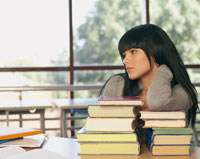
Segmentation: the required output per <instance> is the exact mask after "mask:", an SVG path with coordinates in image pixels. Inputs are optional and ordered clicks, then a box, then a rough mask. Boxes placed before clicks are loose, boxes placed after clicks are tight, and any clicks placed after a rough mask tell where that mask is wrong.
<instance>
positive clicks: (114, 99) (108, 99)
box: [98, 96, 144, 106]
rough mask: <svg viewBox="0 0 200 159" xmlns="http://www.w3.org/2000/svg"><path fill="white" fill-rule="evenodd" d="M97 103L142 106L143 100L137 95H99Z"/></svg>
mask: <svg viewBox="0 0 200 159" xmlns="http://www.w3.org/2000/svg"><path fill="white" fill-rule="evenodd" d="M98 102H99V105H103V106H106V105H119V106H120V105H127V106H128V105H129V106H130V105H132V106H142V105H143V104H144V102H143V101H142V100H141V99H140V97H139V96H100V97H99V98H98Z"/></svg>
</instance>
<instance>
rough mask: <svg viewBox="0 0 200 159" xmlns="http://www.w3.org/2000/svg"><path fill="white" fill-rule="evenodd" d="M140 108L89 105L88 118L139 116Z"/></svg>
mask: <svg viewBox="0 0 200 159" xmlns="http://www.w3.org/2000/svg"><path fill="white" fill-rule="evenodd" d="M140 110H141V107H140V106H139V107H138V106H117V107H116V106H111V105H109V106H105V107H102V106H99V105H89V106H88V114H89V116H90V117H97V118H101V117H108V118H111V117H126V118H128V117H135V116H137V115H139V111H140Z"/></svg>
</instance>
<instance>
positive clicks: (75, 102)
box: [53, 98, 97, 137]
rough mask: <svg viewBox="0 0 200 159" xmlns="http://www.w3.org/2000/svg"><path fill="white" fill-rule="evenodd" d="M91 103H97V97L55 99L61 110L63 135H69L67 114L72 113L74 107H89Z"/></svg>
mask: <svg viewBox="0 0 200 159" xmlns="http://www.w3.org/2000/svg"><path fill="white" fill-rule="evenodd" d="M90 104H97V98H75V99H55V100H54V101H53V105H54V106H56V107H58V108H60V110H61V115H60V123H61V126H60V128H61V136H62V137H67V133H66V130H67V122H66V115H67V114H68V113H71V110H72V109H87V108H88V105H90Z"/></svg>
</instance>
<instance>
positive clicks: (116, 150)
mask: <svg viewBox="0 0 200 159" xmlns="http://www.w3.org/2000/svg"><path fill="white" fill-rule="evenodd" d="M80 147H81V148H80V154H107V155H108V154H109V155H123V154H126V155H139V153H140V144H139V143H137V142H127V143H126V142H119V143H116V142H114V143H113V142H109V143H105V142H95V143H80Z"/></svg>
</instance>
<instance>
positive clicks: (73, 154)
mask: <svg viewBox="0 0 200 159" xmlns="http://www.w3.org/2000/svg"><path fill="white" fill-rule="evenodd" d="M42 148H44V149H46V150H49V151H52V152H55V153H58V154H60V155H63V156H65V157H68V158H70V159H199V158H200V148H199V147H195V148H194V147H193V148H192V155H191V156H157V157H156V156H155V157H153V156H152V155H151V153H150V152H149V151H148V149H147V148H146V147H145V146H144V147H143V148H142V151H141V154H140V155H139V156H109V155H106V156H104V155H103V156H100V155H85V156H81V157H80V156H78V155H77V154H78V153H79V152H80V144H79V143H78V142H77V141H76V139H70V138H60V137H50V138H49V140H48V141H47V142H46V143H45V144H44V145H43V147H42ZM68 158H67V159H68Z"/></svg>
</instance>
